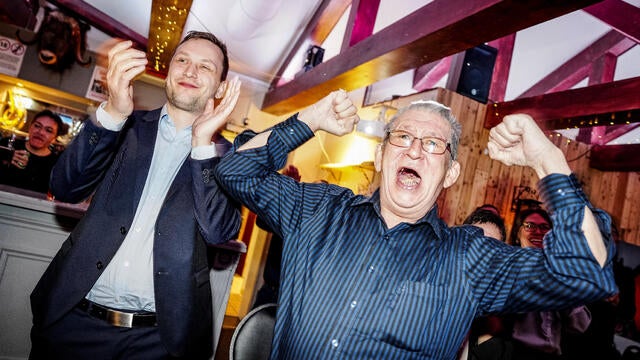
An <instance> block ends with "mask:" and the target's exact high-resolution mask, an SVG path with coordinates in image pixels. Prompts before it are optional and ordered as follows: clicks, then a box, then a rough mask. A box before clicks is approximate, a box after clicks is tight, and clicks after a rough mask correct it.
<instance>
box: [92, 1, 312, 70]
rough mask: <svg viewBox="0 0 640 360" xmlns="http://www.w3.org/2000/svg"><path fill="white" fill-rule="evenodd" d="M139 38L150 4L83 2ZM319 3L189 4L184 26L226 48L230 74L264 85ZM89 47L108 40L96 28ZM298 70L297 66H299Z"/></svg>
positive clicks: (145, 26) (146, 26) (146, 29)
mask: <svg viewBox="0 0 640 360" xmlns="http://www.w3.org/2000/svg"><path fill="white" fill-rule="evenodd" d="M85 2H87V3H89V4H90V5H92V6H93V7H95V8H97V9H99V10H101V11H102V12H104V13H106V14H108V15H109V16H111V17H112V18H114V19H116V20H118V21H119V22H121V23H122V24H125V25H126V26H128V27H129V28H130V29H132V30H134V31H136V32H137V33H139V34H140V35H142V36H144V37H145V38H146V37H148V34H149V17H150V14H151V0H134V1H131V0H85ZM319 3H320V0H193V3H192V5H191V12H190V14H189V16H188V18H187V22H186V24H185V32H186V31H189V30H199V31H209V32H211V33H213V34H215V35H216V36H218V37H219V38H220V39H222V40H223V41H224V42H225V43H226V44H227V47H228V50H229V57H230V60H231V70H232V71H234V72H236V73H239V74H243V75H247V76H249V77H252V78H255V79H258V80H261V81H265V82H267V83H268V82H270V81H271V79H272V78H273V76H274V75H275V73H276V72H277V70H278V68H279V67H280V65H281V62H282V59H283V57H284V56H286V55H287V54H288V53H289V52H290V51H291V47H292V45H293V43H295V41H296V40H297V34H299V33H301V32H302V31H303V30H304V29H305V27H306V24H307V22H308V21H309V19H310V18H311V16H313V13H314V12H315V9H316V7H317V6H318V5H319ZM87 37H88V41H89V48H90V49H92V50H93V49H97V48H98V47H99V46H100V44H101V43H102V42H104V41H105V40H107V39H109V37H107V36H106V35H104V34H103V33H101V32H100V31H99V30H97V29H92V30H91V31H89V33H88V34H87ZM301 66H302V65H301Z"/></svg>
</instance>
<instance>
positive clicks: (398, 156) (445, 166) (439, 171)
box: [375, 109, 460, 227]
mask: <svg viewBox="0 0 640 360" xmlns="http://www.w3.org/2000/svg"><path fill="white" fill-rule="evenodd" d="M390 131H391V132H392V133H393V131H402V132H403V133H402V134H404V135H403V136H404V137H405V138H411V137H417V138H424V137H427V136H428V137H436V138H440V139H443V140H444V141H445V142H449V141H450V140H449V139H450V138H451V133H452V129H451V125H450V124H449V122H447V120H446V119H444V118H442V117H441V116H440V115H438V114H436V113H434V112H431V111H426V110H422V109H409V110H407V111H405V112H404V113H402V114H401V115H399V116H398V118H397V119H396V120H395V121H394V122H393V128H391V129H390ZM375 166H376V170H377V171H380V172H381V183H380V207H381V213H382V216H383V218H384V219H385V221H386V222H387V226H389V227H393V226H395V225H397V224H398V223H399V222H408V223H415V222H416V221H417V220H419V219H420V218H422V217H423V216H424V215H426V213H427V212H428V211H429V210H431V208H432V207H433V205H434V204H435V202H436V199H437V197H438V195H439V194H440V192H441V191H442V189H443V188H447V187H449V186H451V185H453V183H455V181H456V180H457V178H458V175H459V173H460V165H459V164H458V162H456V161H454V160H452V159H451V154H450V150H448V149H447V150H446V151H445V152H444V153H443V154H433V153H429V152H427V151H426V150H425V149H424V146H423V143H422V142H421V141H420V140H419V139H413V141H412V142H411V143H410V146H408V147H402V146H397V145H394V144H392V143H390V141H389V136H387V138H386V139H385V141H384V143H383V144H382V145H381V146H379V147H378V149H377V151H376V158H375Z"/></svg>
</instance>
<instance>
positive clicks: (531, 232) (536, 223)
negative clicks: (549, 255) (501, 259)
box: [518, 213, 551, 248]
mask: <svg viewBox="0 0 640 360" xmlns="http://www.w3.org/2000/svg"><path fill="white" fill-rule="evenodd" d="M549 230H551V224H549V223H548V222H547V220H545V218H544V217H542V216H541V215H540V214H536V213H533V214H531V215H529V216H527V217H526V218H525V219H524V221H523V222H522V225H520V230H518V239H520V246H522V247H536V248H542V238H543V237H544V235H545V234H546V233H547V232H549Z"/></svg>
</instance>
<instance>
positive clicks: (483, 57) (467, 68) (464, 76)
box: [456, 44, 498, 104]
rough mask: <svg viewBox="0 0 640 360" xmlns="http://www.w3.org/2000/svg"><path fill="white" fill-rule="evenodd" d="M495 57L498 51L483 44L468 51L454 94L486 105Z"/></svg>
mask: <svg viewBox="0 0 640 360" xmlns="http://www.w3.org/2000/svg"><path fill="white" fill-rule="evenodd" d="M497 55H498V49H496V48H493V47H491V46H488V45H484V44H483V45H479V46H476V47H474V48H471V49H468V50H467V51H466V52H465V54H464V63H463V64H462V67H461V69H460V79H459V80H458V88H457V90H456V92H457V93H459V94H462V95H465V96H468V97H470V98H472V99H474V100H477V101H479V102H481V103H484V104H486V103H487V100H488V98H489V88H490V86H491V76H492V75H493V66H494V65H495V63H496V56H497Z"/></svg>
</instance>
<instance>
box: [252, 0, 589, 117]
mask: <svg viewBox="0 0 640 360" xmlns="http://www.w3.org/2000/svg"><path fill="white" fill-rule="evenodd" d="M595 2H597V1H596V0H564V1H553V2H550V1H546V0H530V1H508V0H475V1H469V0H435V1H433V2H431V3H429V4H427V5H425V6H423V7H422V8H420V9H418V10H416V11H414V12H413V13H411V14H408V15H407V16H405V17H404V18H402V19H400V20H398V21H397V22H395V23H393V24H391V25H389V26H388V27H386V28H384V29H382V30H380V31H379V32H377V33H375V34H373V35H371V36H369V37H368V38H366V39H364V40H362V41H361V42H359V43H357V44H356V45H355V46H353V47H350V48H349V49H347V50H345V51H343V52H342V53H341V54H339V55H338V56H335V57H333V58H331V59H329V60H327V61H325V62H324V63H321V64H319V65H317V66H316V67H314V68H313V69H311V70H310V71H307V72H306V73H303V74H301V75H299V76H298V77H297V78H295V79H294V80H292V81H290V82H288V83H286V84H284V85H281V86H279V87H276V88H274V89H272V90H270V91H269V92H267V94H266V96H265V98H264V102H263V105H262V110H263V111H266V112H269V113H272V114H278V115H281V114H285V113H289V112H293V111H295V110H297V109H299V108H301V107H304V106H308V105H310V104H312V103H314V102H316V101H317V100H319V99H320V98H322V97H324V96H326V94H327V93H329V92H331V91H333V90H336V89H340V88H342V89H345V90H347V91H350V90H355V89H359V88H361V87H363V86H367V85H370V84H373V83H375V82H377V81H379V80H382V79H386V78H388V77H390V76H393V75H395V74H398V73H401V72H403V71H406V70H410V69H414V68H416V67H419V66H421V65H423V64H427V63H430V62H432V61H436V60H439V59H442V58H444V57H446V56H449V55H453V54H456V53H459V52H462V51H464V50H466V49H468V48H471V47H473V46H476V45H478V44H481V43H485V42H487V41H492V40H495V39H498V38H501V37H503V36H507V35H510V34H513V33H515V32H517V31H518V30H522V29H525V28H528V27H530V26H533V25H536V24H539V23H541V22H544V21H547V20H550V19H553V18H556V17H558V16H561V15H564V14H566V13H569V12H572V11H575V10H578V9H582V8H584V7H585V6H588V5H592V4H594V3H595ZM425 19H428V21H426V20H425Z"/></svg>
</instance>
